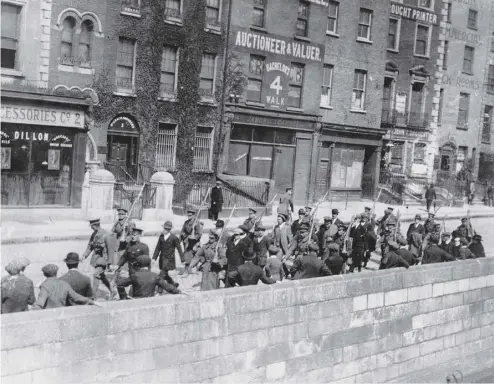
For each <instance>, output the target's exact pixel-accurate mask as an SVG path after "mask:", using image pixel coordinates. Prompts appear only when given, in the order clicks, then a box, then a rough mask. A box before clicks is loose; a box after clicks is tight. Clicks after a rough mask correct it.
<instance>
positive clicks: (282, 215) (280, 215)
mask: <svg viewBox="0 0 494 384" xmlns="http://www.w3.org/2000/svg"><path fill="white" fill-rule="evenodd" d="M278 217H281V218H282V219H283V221H286V220H287V217H286V215H284V214H283V213H278Z"/></svg>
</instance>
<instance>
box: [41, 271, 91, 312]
mask: <svg viewBox="0 0 494 384" xmlns="http://www.w3.org/2000/svg"><path fill="white" fill-rule="evenodd" d="M41 271H42V272H43V275H45V277H46V280H45V281H44V282H43V283H42V284H41V286H40V288H39V295H38V300H36V302H35V303H34V304H33V307H32V309H33V310H36V309H50V308H60V307H65V306H66V305H67V304H71V305H98V304H97V303H96V302H95V301H93V300H92V299H90V298H88V297H84V296H81V295H79V294H78V293H76V292H75V291H74V290H73V289H72V288H71V287H70V285H69V283H67V282H66V281H64V280H60V279H57V272H58V267H57V266H56V265H55V264H47V265H45V266H44V267H43V268H41Z"/></svg>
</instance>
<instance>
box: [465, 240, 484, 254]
mask: <svg viewBox="0 0 494 384" xmlns="http://www.w3.org/2000/svg"><path fill="white" fill-rule="evenodd" d="M468 248H469V249H470V251H472V253H473V254H474V255H475V257H476V258H477V257H485V251H484V246H483V245H482V243H476V244H475V243H472V244H470V246H469V247H468Z"/></svg>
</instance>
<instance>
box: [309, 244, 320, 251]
mask: <svg viewBox="0 0 494 384" xmlns="http://www.w3.org/2000/svg"><path fill="white" fill-rule="evenodd" d="M309 251H314V252H317V251H319V246H318V245H317V244H316V243H310V244H309Z"/></svg>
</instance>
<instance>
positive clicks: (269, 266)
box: [264, 256, 284, 281]
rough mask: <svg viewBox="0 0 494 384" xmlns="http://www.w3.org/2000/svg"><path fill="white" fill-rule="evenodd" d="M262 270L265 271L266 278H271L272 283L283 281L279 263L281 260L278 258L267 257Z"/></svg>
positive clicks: (281, 266) (282, 272) (281, 268)
mask: <svg viewBox="0 0 494 384" xmlns="http://www.w3.org/2000/svg"><path fill="white" fill-rule="evenodd" d="M264 269H265V271H266V275H267V276H268V277H271V278H272V279H273V280H274V281H282V280H283V275H284V271H283V263H282V262H281V259H280V258H279V257H277V256H275V257H268V259H267V260H266V266H265V267H264Z"/></svg>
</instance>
